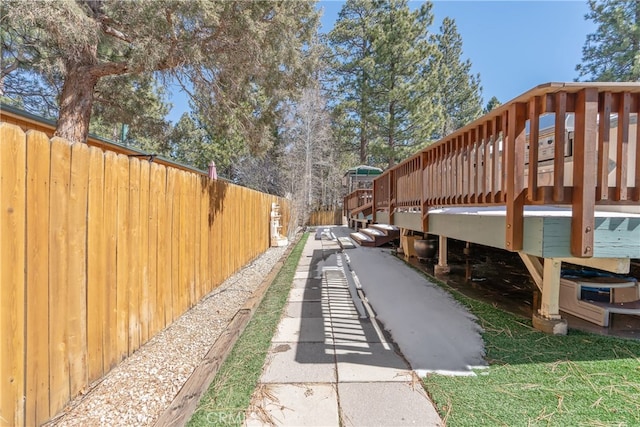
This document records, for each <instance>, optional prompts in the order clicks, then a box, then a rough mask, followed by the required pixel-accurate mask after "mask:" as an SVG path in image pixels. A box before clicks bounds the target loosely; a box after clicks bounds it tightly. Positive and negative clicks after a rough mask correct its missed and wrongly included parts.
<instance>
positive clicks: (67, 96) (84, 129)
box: [54, 65, 98, 143]
mask: <svg viewBox="0 0 640 427" xmlns="http://www.w3.org/2000/svg"><path fill="white" fill-rule="evenodd" d="M97 82H98V77H97V76H94V75H93V74H92V73H91V72H90V70H89V67H83V66H78V65H73V66H69V67H68V68H67V75H66V77H65V80H64V85H63V86H62V95H61V96H60V115H59V116H58V124H57V126H56V131H55V133H54V136H59V137H61V138H64V139H66V140H67V141H69V142H72V143H76V142H87V135H88V134H89V120H90V119H91V107H92V106H93V93H94V89H95V87H96V83H97Z"/></svg>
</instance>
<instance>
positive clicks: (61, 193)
mask: <svg viewBox="0 0 640 427" xmlns="http://www.w3.org/2000/svg"><path fill="white" fill-rule="evenodd" d="M70 171H71V147H70V146H69V143H67V142H66V141H64V140H62V139H59V138H53V139H52V140H51V177H50V179H49V195H50V197H49V209H50V210H51V214H50V217H49V249H50V250H49V373H50V375H49V390H50V392H49V393H50V394H49V396H50V400H49V412H50V413H51V414H55V413H57V412H58V411H59V410H60V409H62V407H64V405H65V404H66V403H67V401H68V400H69V397H70V393H69V359H68V357H67V353H68V342H67V336H66V323H67V317H66V316H67V312H68V298H67V293H68V292H69V287H68V283H69V282H68V271H67V265H68V264H67V252H68V244H67V232H68V230H67V227H68V220H67V217H68V214H69V207H68V201H69V181H70Z"/></svg>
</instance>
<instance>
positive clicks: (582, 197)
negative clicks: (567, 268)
mask: <svg viewBox="0 0 640 427" xmlns="http://www.w3.org/2000/svg"><path fill="white" fill-rule="evenodd" d="M597 121H598V90H597V89H595V88H590V89H583V90H581V91H580V92H578V97H577V105H576V118H575V138H574V147H573V193H572V194H573V195H572V200H571V205H572V206H571V207H572V214H571V253H572V255H573V256H576V257H591V256H593V232H594V231H593V230H594V228H595V218H594V211H595V197H596V189H595V187H596V181H597V170H598V169H597V158H596V145H597V139H596V126H597Z"/></svg>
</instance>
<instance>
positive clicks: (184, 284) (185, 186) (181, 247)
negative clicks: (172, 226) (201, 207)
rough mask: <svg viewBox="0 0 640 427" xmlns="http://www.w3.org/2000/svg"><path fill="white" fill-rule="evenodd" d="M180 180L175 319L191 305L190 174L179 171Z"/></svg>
mask: <svg viewBox="0 0 640 427" xmlns="http://www.w3.org/2000/svg"><path fill="white" fill-rule="evenodd" d="M178 178H179V181H180V198H179V199H178V200H179V202H178V203H179V206H180V208H179V212H180V213H179V215H178V220H179V229H178V239H177V243H178V251H179V252H178V257H179V258H178V265H179V267H178V269H179V270H178V271H179V274H180V275H179V278H178V305H177V315H174V319H175V318H177V317H178V316H180V315H181V314H182V313H184V311H185V310H186V308H187V307H188V306H189V269H190V266H189V261H188V259H187V258H188V257H187V253H188V252H187V251H188V249H187V246H188V245H189V240H190V235H189V224H188V222H187V214H188V212H187V198H188V197H189V196H188V194H189V181H188V176H187V174H186V173H184V172H179V173H178Z"/></svg>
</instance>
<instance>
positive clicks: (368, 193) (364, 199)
mask: <svg viewBox="0 0 640 427" xmlns="http://www.w3.org/2000/svg"><path fill="white" fill-rule="evenodd" d="M372 196H373V190H372V189H360V190H356V191H354V192H352V193H350V194H348V195H347V196H345V198H344V208H345V213H348V212H351V211H352V210H354V209H357V208H359V207H361V206H364V205H366V204H367V203H371V199H372Z"/></svg>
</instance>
